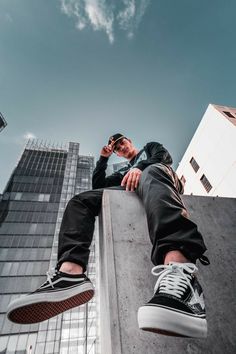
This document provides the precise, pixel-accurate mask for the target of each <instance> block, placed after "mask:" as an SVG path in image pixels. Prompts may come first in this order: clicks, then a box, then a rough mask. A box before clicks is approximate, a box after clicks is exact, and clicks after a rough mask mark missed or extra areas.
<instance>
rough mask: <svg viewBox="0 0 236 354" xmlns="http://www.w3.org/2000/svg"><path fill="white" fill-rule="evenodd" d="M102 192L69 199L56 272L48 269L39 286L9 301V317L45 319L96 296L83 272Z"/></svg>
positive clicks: (20, 320) (25, 321)
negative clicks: (45, 279) (44, 278)
mask: <svg viewBox="0 0 236 354" xmlns="http://www.w3.org/2000/svg"><path fill="white" fill-rule="evenodd" d="M102 194H103V190H102V189H101V190H94V191H88V192H84V193H81V194H79V195H76V196H75V197H73V198H72V199H71V200H70V201H69V203H68V205H67V208H66V210H65V213H64V216H63V221H62V225H61V230H60V234H59V248H58V266H57V269H56V271H55V273H54V274H49V273H48V278H47V281H46V282H45V283H43V284H42V285H41V286H40V287H39V289H37V290H36V291H34V292H33V293H31V294H28V295H26V296H24V297H20V298H18V299H16V300H14V301H13V302H11V303H10V304H9V306H8V318H9V320H11V321H12V322H15V323H19V324H30V323H37V322H41V321H45V320H47V319H49V318H51V317H53V316H56V315H58V314H60V313H62V312H64V311H66V310H69V309H71V308H73V307H76V306H79V305H82V304H84V303H86V302H88V301H89V300H90V299H91V298H92V297H93V295H94V288H93V285H92V283H91V281H90V280H89V279H88V278H87V276H86V275H85V274H79V273H81V271H82V268H83V270H84V271H85V269H86V266H87V263H88V257H89V246H90V244H91V242H92V237H93V231H94V221H95V216H96V215H98V213H99V211H100V208H101V202H102ZM59 268H60V270H58V269H59ZM78 269H79V270H78ZM63 271H64V272H63Z"/></svg>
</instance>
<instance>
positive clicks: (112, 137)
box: [108, 133, 125, 145]
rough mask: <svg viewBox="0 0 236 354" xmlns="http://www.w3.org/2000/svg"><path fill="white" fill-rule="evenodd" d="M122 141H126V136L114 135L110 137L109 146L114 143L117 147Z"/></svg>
mask: <svg viewBox="0 0 236 354" xmlns="http://www.w3.org/2000/svg"><path fill="white" fill-rule="evenodd" d="M121 139H125V136H124V135H123V134H120V133H117V134H114V135H112V136H110V138H109V140H108V145H110V144H111V143H113V145H115V144H116V143H117V141H119V140H121Z"/></svg>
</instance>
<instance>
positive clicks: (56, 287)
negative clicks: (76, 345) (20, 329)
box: [7, 270, 94, 324]
mask: <svg viewBox="0 0 236 354" xmlns="http://www.w3.org/2000/svg"><path fill="white" fill-rule="evenodd" d="M93 295H94V287H93V285H92V283H91V281H90V280H89V279H88V278H87V277H86V275H85V274H81V275H77V274H76V275H72V274H67V273H62V272H60V271H58V270H55V272H54V273H53V274H50V273H49V272H47V280H46V282H45V283H43V284H42V285H41V286H40V288H39V289H37V290H36V291H34V292H33V293H30V294H27V295H24V296H22V297H20V298H18V299H16V300H14V301H12V302H11V303H10V304H9V305H8V309H7V317H8V319H9V320H10V321H12V322H15V323H19V324H30V323H37V322H42V321H45V320H48V319H49V318H51V317H54V316H56V315H58V314H60V313H61V312H64V311H67V310H69V309H71V308H73V307H76V306H80V305H82V304H84V303H86V302H88V301H89V300H90V299H91V298H92V297H93Z"/></svg>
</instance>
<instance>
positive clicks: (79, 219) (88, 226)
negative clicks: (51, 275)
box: [58, 189, 103, 272]
mask: <svg viewBox="0 0 236 354" xmlns="http://www.w3.org/2000/svg"><path fill="white" fill-rule="evenodd" d="M102 195H103V189H95V190H91V191H86V192H83V193H80V194H78V195H76V196H74V197H73V198H72V199H71V200H70V201H69V203H68V204H67V207H66V209H65V212H64V215H63V220H62V224H61V228H60V233H59V245H58V268H59V269H60V270H61V271H65V272H67V270H68V272H73V269H76V268H77V269H79V268H78V265H79V266H81V268H83V271H85V270H86V266H87V264H88V258H89V247H90V245H91V242H92V238H93V233H94V222H95V217H96V216H97V215H98V214H99V212H100V209H101V204H102ZM65 262H66V263H65ZM73 264H76V265H77V267H76V266H73Z"/></svg>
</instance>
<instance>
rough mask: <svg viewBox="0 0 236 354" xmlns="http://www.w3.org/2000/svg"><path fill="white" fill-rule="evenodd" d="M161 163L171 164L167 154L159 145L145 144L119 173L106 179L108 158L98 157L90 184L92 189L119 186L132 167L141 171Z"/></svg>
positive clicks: (153, 143)
mask: <svg viewBox="0 0 236 354" xmlns="http://www.w3.org/2000/svg"><path fill="white" fill-rule="evenodd" d="M158 162H162V163H164V164H166V165H171V164H172V158H171V156H170V154H169V152H168V151H167V150H166V149H165V148H164V147H163V145H162V144H160V143H155V142H151V143H147V144H146V145H145V146H144V148H143V149H142V150H140V151H139V153H138V154H137V155H136V156H135V157H134V158H133V159H132V160H131V161H129V163H128V164H127V166H125V167H123V168H121V169H120V170H119V171H117V172H115V173H113V174H112V175H111V176H108V177H106V169H107V163H108V157H104V156H100V158H99V160H98V161H97V164H96V167H95V169H94V171H93V178H92V184H93V189H97V188H105V187H113V186H120V184H121V181H122V179H123V177H124V176H125V175H126V173H127V172H128V171H129V170H130V169H131V168H134V167H137V168H139V169H140V170H141V171H143V170H144V169H145V168H146V167H147V166H149V165H152V164H154V163H158Z"/></svg>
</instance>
